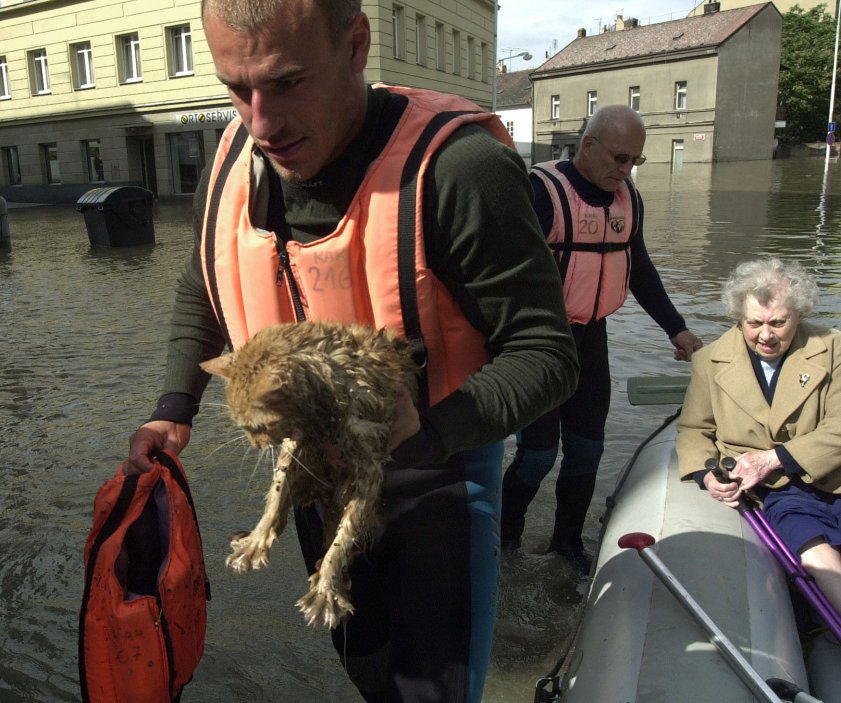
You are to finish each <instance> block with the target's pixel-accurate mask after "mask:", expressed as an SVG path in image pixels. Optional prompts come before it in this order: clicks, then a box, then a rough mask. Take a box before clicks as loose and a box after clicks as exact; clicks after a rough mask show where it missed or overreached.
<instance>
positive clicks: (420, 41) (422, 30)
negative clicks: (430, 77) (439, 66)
mask: <svg viewBox="0 0 841 703" xmlns="http://www.w3.org/2000/svg"><path fill="white" fill-rule="evenodd" d="M415 54H416V58H415V60H416V61H417V63H418V65H419V66H425V65H426V17H424V16H423V15H415Z"/></svg>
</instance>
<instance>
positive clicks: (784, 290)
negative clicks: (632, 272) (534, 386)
mask: <svg viewBox="0 0 841 703" xmlns="http://www.w3.org/2000/svg"><path fill="white" fill-rule="evenodd" d="M722 300H723V301H724V304H725V307H726V310H727V313H728V315H729V316H731V317H732V318H733V319H734V320H735V321H736V324H735V325H734V326H733V327H732V328H731V329H729V330H728V331H727V332H725V333H724V334H723V335H722V336H721V337H720V338H719V339H718V340H716V341H715V342H714V343H713V344H711V345H709V346H708V347H705V348H704V349H702V350H701V351H698V352H695V354H694V355H693V357H692V379H691V381H690V384H689V388H688V389H687V392H686V400H685V403H684V406H683V410H682V411H681V415H680V419H679V421H678V437H677V452H678V458H679V463H680V475H681V478H682V479H683V480H691V479H694V480H695V481H697V482H698V485H699V486H700V487H701V488H705V489H706V490H707V491H709V494H710V496H711V497H712V498H713V499H715V500H718V501H721V502H723V503H725V504H726V505H729V506H731V507H737V506H738V502H739V498H740V496H741V495H742V494H743V493H749V494H750V495H751V496H752V497H754V498H756V499H759V500H760V501H761V502H762V503H763V504H764V511H765V515H766V517H767V518H768V521H769V522H770V523H771V525H772V526H773V527H774V529H775V530H776V531H777V533H778V534H779V535H780V537H781V538H782V539H783V541H784V542H785V543H786V545H787V546H788V547H789V549H791V551H792V552H793V553H794V554H798V555H799V556H800V559H801V562H802V564H803V567H804V568H805V569H806V570H807V571H808V572H809V573H810V574H811V575H812V576H813V577H814V579H815V581H816V582H817V584H818V585H819V586H820V588H821V590H822V591H823V592H824V594H825V595H826V597H827V598H828V599H829V601H830V602H831V603H832V605H833V606H834V607H835V609H836V610H837V611H838V612H841V552H839V546H841V333H839V332H838V331H837V330H828V329H822V328H819V327H814V326H812V325H808V324H806V323H805V322H803V321H802V320H803V318H805V317H806V316H808V315H809V314H810V313H811V312H812V311H813V310H814V307H815V303H816V301H817V286H816V285H815V282H814V281H813V280H812V279H811V278H810V277H809V276H808V274H807V273H806V272H805V271H804V270H803V269H802V268H801V267H800V266H799V265H797V264H795V263H783V262H782V261H780V260H779V259H776V258H768V259H760V260H756V261H749V262H746V263H743V264H740V265H739V266H738V267H736V269H735V270H734V271H733V273H732V274H731V276H730V278H729V279H728V280H727V282H726V283H725V285H724V290H723V295H722ZM724 457H733V458H734V459H735V460H736V468H735V469H734V470H732V471H731V472H730V478H731V479H732V480H731V481H729V482H725V483H719V481H718V480H716V478H715V476H714V475H713V474H712V473H711V472H710V471H708V470H705V469H704V462H705V461H706V460H707V459H710V458H714V459H716V460H721V459H722V458H724Z"/></svg>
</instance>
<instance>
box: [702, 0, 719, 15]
mask: <svg viewBox="0 0 841 703" xmlns="http://www.w3.org/2000/svg"><path fill="white" fill-rule="evenodd" d="M720 9H721V3H720V2H713V0H709V1H708V2H707V4H706V5H704V14H705V15H714V14H715V13H716V12H718V11H719V10H720Z"/></svg>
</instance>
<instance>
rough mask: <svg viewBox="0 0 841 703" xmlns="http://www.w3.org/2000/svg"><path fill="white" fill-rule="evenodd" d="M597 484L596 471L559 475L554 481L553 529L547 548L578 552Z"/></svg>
mask: <svg viewBox="0 0 841 703" xmlns="http://www.w3.org/2000/svg"><path fill="white" fill-rule="evenodd" d="M595 488H596V474H585V475H583V476H559V477H558V481H557V483H556V484H555V500H556V501H557V505H556V507H555V529H554V530H553V531H552V540H551V542H550V543H549V551H550V552H581V551H583V549H584V542H583V541H582V539H581V533H582V532H583V530H584V520H585V518H586V517H587V509H588V508H589V507H590V500H591V499H592V498H593V492H594V491H595Z"/></svg>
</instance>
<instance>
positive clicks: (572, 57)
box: [531, 2, 773, 76]
mask: <svg viewBox="0 0 841 703" xmlns="http://www.w3.org/2000/svg"><path fill="white" fill-rule="evenodd" d="M769 5H770V6H771V7H773V3H770V2H766V3H762V4H761V5H751V6H749V7H740V8H738V9H736V10H722V11H719V12H715V13H713V14H709V15H697V16H695V17H685V18H683V19H679V20H672V21H670V22H658V23H657V24H648V25H644V26H641V27H634V28H633V29H622V30H618V31H612V32H603V33H601V34H594V35H593V36H590V37H579V38H577V39H574V40H573V41H572V42H570V43H569V44H567V45H566V46H565V47H564V48H563V49H561V50H560V51H559V52H558V53H557V54H555V55H554V56H553V57H551V58H550V59H549V60H548V61H546V62H545V63H544V64H543V65H542V66H540V67H539V68H538V69H537V70H536V71H533V72H532V74H531V75H533V76H539V75H540V74H541V73H549V72H552V71H563V70H565V69H571V68H578V67H584V66H593V65H594V64H600V63H613V62H617V61H629V60H633V59H639V58H646V57H653V56H659V55H663V54H671V53H674V52H680V51H696V50H701V49H705V48H715V47H718V46H720V45H721V44H723V43H724V42H725V41H727V39H729V38H730V37H731V36H733V35H734V34H735V33H736V32H738V31H739V30H740V29H741V28H742V27H743V26H744V25H745V24H747V23H748V22H750V21H751V20H752V19H753V18H754V17H756V15H758V14H759V13H760V12H762V11H763V10H764V9H765V8H767V7H768V6H769Z"/></svg>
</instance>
